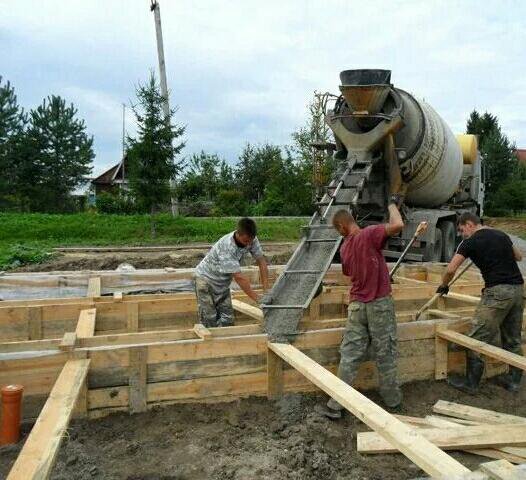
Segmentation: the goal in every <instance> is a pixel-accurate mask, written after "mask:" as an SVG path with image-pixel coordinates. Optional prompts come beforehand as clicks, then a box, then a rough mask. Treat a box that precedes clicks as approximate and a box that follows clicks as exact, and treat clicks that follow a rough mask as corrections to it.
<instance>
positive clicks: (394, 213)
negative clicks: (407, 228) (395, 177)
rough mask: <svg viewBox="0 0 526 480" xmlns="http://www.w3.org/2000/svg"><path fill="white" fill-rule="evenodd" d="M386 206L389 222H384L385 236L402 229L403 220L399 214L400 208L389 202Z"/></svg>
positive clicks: (396, 233) (390, 235) (392, 234)
mask: <svg viewBox="0 0 526 480" xmlns="http://www.w3.org/2000/svg"><path fill="white" fill-rule="evenodd" d="M387 208H388V210H389V223H386V224H385V231H386V233H387V236H389V237H392V236H394V235H398V234H399V233H400V232H401V231H402V230H403V228H404V221H403V220H402V215H400V210H398V207H397V206H396V205H395V204H394V203H391V204H389V206H388V207H387Z"/></svg>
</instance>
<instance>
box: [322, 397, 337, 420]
mask: <svg viewBox="0 0 526 480" xmlns="http://www.w3.org/2000/svg"><path fill="white" fill-rule="evenodd" d="M332 402H334V403H332ZM335 404H336V405H335ZM338 407H339V408H338ZM315 410H316V411H317V412H318V413H319V414H320V415H323V416H324V417H327V418H330V419H331V420H339V419H340V418H342V417H343V407H342V406H341V405H340V404H339V403H338V402H336V401H334V400H332V398H331V399H330V400H329V401H328V402H327V404H325V405H316V407H315Z"/></svg>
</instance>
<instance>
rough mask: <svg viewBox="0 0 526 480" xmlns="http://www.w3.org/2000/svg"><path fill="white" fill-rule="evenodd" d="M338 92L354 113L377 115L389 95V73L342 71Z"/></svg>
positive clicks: (376, 70) (372, 70)
mask: <svg viewBox="0 0 526 480" xmlns="http://www.w3.org/2000/svg"><path fill="white" fill-rule="evenodd" d="M340 80H341V82H342V85H341V86H340V91H341V92H342V95H343V96H344V98H345V100H346V101H347V104H348V105H349V107H351V108H352V109H353V111H355V112H364V113H365V112H367V113H368V114H373V115H374V114H375V113H378V112H379V111H380V110H381V108H382V106H383V104H384V102H385V99H386V98H387V95H389V90H390V88H391V84H390V81H391V71H390V70H378V69H358V70H344V71H343V72H341V73H340Z"/></svg>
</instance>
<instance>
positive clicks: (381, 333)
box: [323, 195, 404, 418]
mask: <svg viewBox="0 0 526 480" xmlns="http://www.w3.org/2000/svg"><path fill="white" fill-rule="evenodd" d="M399 201H400V198H399V196H398V195H393V196H391V198H390V200H389V207H388V209H389V223H386V224H381V225H372V226H369V227H366V228H363V229H362V228H360V227H359V226H358V224H357V223H356V221H355V220H354V218H353V216H352V215H351V214H350V213H349V212H348V211H347V210H339V211H338V212H336V214H335V215H334V217H333V219H332V223H333V225H334V227H335V228H336V230H338V232H339V233H340V234H341V235H342V236H343V237H344V240H343V243H342V246H341V247H340V258H341V262H342V270H343V274H344V275H346V276H348V277H350V280H351V288H350V291H349V295H350V304H349V310H348V312H349V313H348V320H347V325H346V326H345V333H344V336H343V340H342V343H341V346H340V355H341V358H340V365H339V367H338V377H339V378H341V379H342V380H344V381H345V382H347V383H348V384H352V383H353V381H354V379H355V378H356V374H357V373H358V368H359V366H360V364H361V363H362V362H363V361H364V360H365V357H366V353H367V350H368V347H369V346H371V350H372V353H373V354H374V357H375V359H376V364H377V367H378V377H379V384H380V395H381V396H382V399H383V401H384V403H385V404H386V405H387V406H388V407H390V408H396V407H398V406H399V405H400V403H401V401H402V392H401V391H400V387H399V384H398V378H397V358H396V357H397V340H396V318H395V311H394V304H393V299H392V298H391V282H390V279H389V270H388V269H387V264H386V263H385V259H384V257H383V255H382V249H383V247H384V245H385V242H386V240H387V238H388V237H390V236H393V235H397V234H398V233H400V232H401V231H402V229H403V228H404V222H403V220H402V217H401V215H400V211H399V210H398V207H397V204H398V203H399ZM342 410H343V407H342V406H341V405H340V404H339V403H338V402H336V400H333V399H332V398H331V399H330V400H329V402H328V403H327V408H325V409H324V411H323V413H324V414H325V415H327V416H328V417H330V418H341V416H342Z"/></svg>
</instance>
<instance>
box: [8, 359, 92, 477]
mask: <svg viewBox="0 0 526 480" xmlns="http://www.w3.org/2000/svg"><path fill="white" fill-rule="evenodd" d="M89 363H90V360H68V361H67V362H66V364H65V365H64V368H63V369H62V372H61V373H60V375H59V377H58V379H57V381H56V382H55V385H54V387H53V389H52V390H51V393H50V394H49V397H48V399H47V401H46V403H45V405H44V408H43V409H42V411H41V412H40V415H39V416H38V419H37V421H36V423H35V425H34V426H33V429H32V430H31V433H30V434H29V437H28V438H27V440H26V442H25V444H24V447H23V448H22V451H21V452H20V454H19V455H18V458H17V459H16V461H15V463H14V465H13V468H12V469H11V472H10V473H9V476H8V477H7V479H8V480H44V479H47V478H49V475H50V474H51V469H52V468H53V464H54V463H55V459H56V456H57V453H58V450H59V447H60V443H61V441H62V438H63V437H64V433H65V431H66V428H67V427H68V423H69V420H70V418H71V415H72V413H73V408H74V407H75V403H76V401H77V397H78V395H79V392H80V391H81V388H82V385H83V384H84V382H85V380H86V375H87V373H88V368H89Z"/></svg>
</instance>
